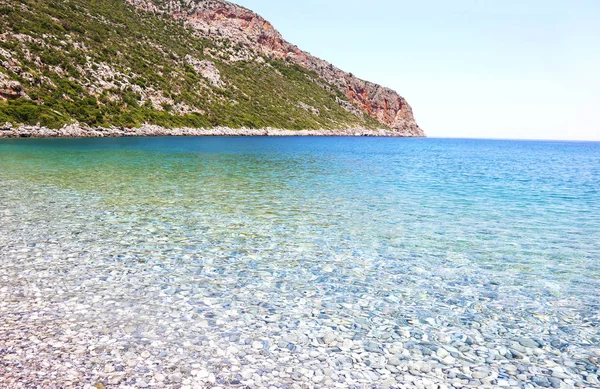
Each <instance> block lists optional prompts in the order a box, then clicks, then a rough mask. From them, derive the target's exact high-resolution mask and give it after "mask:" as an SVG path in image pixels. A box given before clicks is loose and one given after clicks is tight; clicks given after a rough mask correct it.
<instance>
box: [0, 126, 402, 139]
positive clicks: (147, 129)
mask: <svg viewBox="0 0 600 389" xmlns="http://www.w3.org/2000/svg"><path fill="white" fill-rule="evenodd" d="M127 136H378V137H405V136H406V135H403V134H401V133H398V132H394V131H389V130H385V129H379V130H368V129H364V128H347V129H340V130H282V129H277V128H263V129H250V128H228V127H214V128H210V129H205V128H165V127H161V126H156V125H150V124H144V125H142V126H141V127H139V128H124V127H108V128H103V127H87V126H85V125H81V124H71V125H68V126H64V127H62V128H59V129H51V128H46V127H42V126H27V125H21V126H12V125H11V124H10V123H6V124H4V125H0V138H102V137H127Z"/></svg>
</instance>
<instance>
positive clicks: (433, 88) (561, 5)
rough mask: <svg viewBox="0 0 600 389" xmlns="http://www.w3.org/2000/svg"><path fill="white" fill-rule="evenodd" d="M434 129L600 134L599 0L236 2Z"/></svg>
mask: <svg viewBox="0 0 600 389" xmlns="http://www.w3.org/2000/svg"><path fill="white" fill-rule="evenodd" d="M233 1H234V2H235V3H237V4H240V5H242V6H244V7H246V8H249V9H251V10H253V11H256V12H257V13H259V14H260V15H262V16H263V17H265V18H266V19H267V20H269V21H270V22H271V23H272V24H273V25H274V26H275V28H277V29H278V30H279V31H280V32H281V33H282V34H283V36H284V38H285V39H286V40H288V41H290V42H292V43H294V44H296V45H298V46H299V47H300V48H301V49H303V50H305V51H308V52H310V53H311V54H313V55H316V56H317V57H320V58H323V59H325V60H327V61H329V62H331V63H333V64H335V65H336V66H338V67H340V68H342V69H344V70H346V71H348V72H352V73H353V74H355V75H357V76H359V77H361V78H363V79H366V80H369V81H373V82H377V83H379V84H382V85H384V86H387V87H390V88H392V89H395V90H396V91H398V92H399V93H400V94H401V95H402V96H404V97H405V98H406V99H407V100H408V102H409V104H410V105H411V106H412V108H413V111H414V113H415V117H416V119H417V122H418V123H419V125H420V126H421V127H422V128H423V129H424V130H425V132H426V133H427V135H428V136H431V137H462V138H465V137H467V138H509V139H568V140H598V141H600V0H501V1H498V0H453V1H447V0H421V1H414V0H410V1H407V0H380V1H371V2H366V1H364V0H360V1H358V0H302V1H281V0H278V1H276V0H233Z"/></svg>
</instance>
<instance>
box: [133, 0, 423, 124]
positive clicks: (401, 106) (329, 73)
mask: <svg viewBox="0 0 600 389" xmlns="http://www.w3.org/2000/svg"><path fill="white" fill-rule="evenodd" d="M128 1H129V2H131V3H132V4H133V5H135V6H137V7H138V8H141V9H144V10H149V11H152V12H161V13H168V14H170V15H172V16H173V17H175V18H177V19H183V20H185V21H186V22H187V23H188V24H189V25H191V26H192V27H193V28H195V29H196V30H197V31H198V32H199V33H200V34H202V35H205V36H213V37H221V38H227V39H229V40H231V41H233V42H236V43H240V44H242V45H244V46H247V47H250V48H251V49H253V50H255V51H257V52H258V53H260V54H263V55H267V56H272V57H275V58H280V59H286V60H289V61H291V62H294V63H296V64H298V65H300V66H303V67H304V68H306V69H309V70H311V71H314V72H316V73H317V74H318V75H319V76H320V77H321V78H323V79H324V80H325V81H327V82H328V83H330V84H332V85H334V86H335V87H337V88H338V89H339V90H340V91H342V92H343V93H344V94H345V95H346V97H347V98H348V99H349V100H350V102H352V103H353V104H354V105H356V106H357V107H358V108H360V109H361V110H362V111H364V112H365V113H367V114H368V115H370V116H371V117H373V118H374V119H375V120H377V121H379V122H380V123H383V124H385V125H387V126H389V127H391V128H392V129H393V130H394V131H397V132H398V133H400V134H402V135H406V136H425V134H424V132H423V130H421V128H420V127H419V126H418V125H417V123H416V121H415V119H414V116H413V112H412V109H411V107H410V105H409V104H408V103H407V102H406V100H405V99H404V98H403V97H402V96H400V95H399V94H398V93H396V92H395V91H393V90H392V89H389V88H385V87H383V86H381V85H377V84H374V83H372V82H368V81H364V80H361V79H359V78H357V77H355V76H353V75H352V74H350V73H347V72H345V71H343V70H341V69H339V68H337V67H335V66H333V65H332V64H330V63H329V62H326V61H324V60H322V59H319V58H317V57H314V56H312V55H311V54H309V53H307V52H305V51H302V50H300V49H299V48H298V47H296V46H295V45H293V44H291V43H289V42H287V41H286V40H285V39H283V37H282V35H281V34H280V33H279V32H278V31H277V30H276V29H275V28H274V27H273V25H271V23H269V22H268V21H266V20H265V19H264V18H262V17H261V16H260V15H258V14H256V13H254V12H252V11H250V10H248V9H246V8H243V7H240V6H238V5H235V4H232V3H229V2H227V1H222V0H168V1H165V3H164V5H163V6H160V7H158V6H156V5H155V4H154V3H152V2H150V1H149V0H128Z"/></svg>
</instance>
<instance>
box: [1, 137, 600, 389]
mask: <svg viewBox="0 0 600 389" xmlns="http://www.w3.org/2000/svg"><path fill="white" fill-rule="evenodd" d="M0 199H1V202H0V316H1V317H2V319H3V320H2V321H0V340H2V341H4V343H0V361H1V362H0V384H1V383H2V382H3V380H5V383H9V384H11V385H22V387H29V386H28V384H27V383H28V382H29V383H46V384H48V382H58V383H59V384H60V385H63V386H65V387H69V386H73V387H76V386H77V385H83V384H93V383H95V382H98V381H103V382H105V383H106V384H107V385H114V386H115V387H127V386H128V385H129V386H131V387H144V386H145V385H148V386H149V387H180V386H184V387H185V386H189V387H194V386H198V387H203V386H204V385H208V386H211V385H215V386H218V385H221V386H225V387H228V386H236V385H239V386H244V385H245V386H250V387H262V386H265V387H268V386H269V385H272V386H275V387H285V386H286V385H305V386H300V387H306V385H321V386H323V387H332V386H334V385H338V386H339V387H351V386H359V387H360V386H364V385H375V386H378V387H379V386H392V387H394V386H395V385H397V386H401V385H406V386H407V387H412V386H410V385H413V384H414V385H417V387H419V386H418V385H419V384H418V383H419V382H421V383H422V385H425V386H424V387H427V385H428V384H429V383H431V384H432V385H447V386H448V387H452V386H455V387H461V385H462V386H475V387H477V386H481V385H484V384H489V385H492V386H494V385H495V386H496V387H499V386H507V387H509V386H513V387H527V386H526V385H533V386H545V383H548V384H549V385H551V386H553V387H561V385H562V386H564V387H572V386H588V387H598V386H596V382H597V381H594V380H595V378H596V376H597V375H598V374H599V373H600V372H599V371H598V368H599V366H600V365H599V363H598V358H599V357H600V270H599V264H600V262H599V260H600V243H599V242H600V143H575V142H518V141H483V140H436V139H387V138H127V139H86V140H78V139H77V140H76V139H71V140H67V139H49V140H33V139H25V140H3V141H0ZM257 342H258V343H257ZM531 342H533V343H531ZM441 349H444V350H446V351H443V350H441ZM147 353H148V354H149V355H148V354H147ZM446 353H448V354H450V358H451V359H447V358H444V356H445V355H446ZM519 354H520V355H519ZM395 357H397V358H398V359H399V361H395V360H393V358H395ZM396 362H398V363H396ZM424 364H425V365H430V368H431V369H428V368H426V367H423V365H424ZM509 365H511V366H514V367H515V368H516V370H513V368H512V367H511V366H509ZM248 369H250V370H251V372H250V373H248V372H247V371H246V370H248ZM301 369H304V370H301ZM553 369H554V370H553ZM305 370H306V371H305ZM428 370H429V371H428ZM480 370H481V371H484V373H483V375H484V376H483V377H480V378H478V377H479V376H480V375H481V374H476V373H477V372H478V371H480ZM555 370H558V373H557V372H556V371H555ZM3 377H4V378H3ZM551 377H552V378H553V379H552V380H551V381H548V380H549V379H550V378H551ZM161 379H162V380H161ZM544 379H547V380H546V381H543V380H544ZM539 380H542V381H540V382H538V381H539ZM555 380H558V381H560V382H558V381H555ZM60 385H59V386H60ZM556 385H558V386H556ZM0 386H2V385H0ZM15 387H19V386H15ZM434 387H435V386H434ZM440 387H442V386H440Z"/></svg>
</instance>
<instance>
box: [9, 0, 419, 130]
mask: <svg viewBox="0 0 600 389" xmlns="http://www.w3.org/2000/svg"><path fill="white" fill-rule="evenodd" d="M0 123H8V124H10V125H11V126H12V127H11V128H12V130H11V131H12V132H11V133H12V134H13V136H15V135H18V134H19V131H18V130H15V128H18V125H20V124H24V125H28V126H29V127H28V128H49V129H59V128H61V127H63V126H71V125H74V124H81V126H82V127H80V128H117V129H118V128H124V129H130V128H141V126H143V125H158V126H162V127H164V128H167V129H178V128H179V129H181V128H205V129H210V128H216V127H218V128H223V127H229V128H246V129H266V128H279V129H286V130H313V131H321V130H324V131H326V130H332V131H333V130H335V131H338V132H340V131H341V132H340V133H347V131H351V132H352V133H356V131H357V129H358V130H359V131H358V132H359V133H363V134H390V133H391V134H396V135H399V136H424V133H423V131H422V130H421V129H420V128H419V127H418V125H417V124H416V122H415V119H414V117H413V114H412V110H411V107H410V106H409V105H408V103H407V102H406V100H404V98H402V97H401V96H399V95H398V94H397V93H396V92H394V91H393V90H391V89H388V88H384V87H382V86H379V85H376V84H374V83H371V82H368V81H364V80H361V79H359V78H357V77H354V76H353V75H352V74H350V73H347V72H345V71H342V70H341V69H339V68H337V67H335V66H333V65H332V64H330V63H328V62H326V61H324V60H321V59H319V58H316V57H314V56H312V55H311V54H309V53H307V52H305V51H302V50H301V49H299V48H298V47H296V46H294V45H293V44H291V43H289V42H287V41H286V40H285V39H283V37H282V36H281V34H280V33H279V32H278V31H277V30H276V29H275V28H274V27H273V26H272V25H271V24H270V23H269V22H268V21H266V20H265V19H264V18H262V17H261V16H259V15H257V14H256V13H254V12H252V11H250V10H248V9H246V8H243V7H241V6H238V5H235V4H233V3H230V2H227V1H223V0H94V1H93V2H90V1H87V0H68V1H65V0H46V1H38V0H19V1H18V2H15V1H11V0H0ZM4 127H7V126H4ZM146 128H148V127H146ZM244 131H245V130H244ZM0 132H2V131H0ZM30 132H31V131H30ZM30 132H28V133H27V134H25V135H28V134H29V133H30ZM71 132H72V131H71ZM71 132H68V131H67V132H65V133H71ZM113 132H114V134H120V133H121V132H123V133H129V131H128V130H124V131H121V130H119V131H113ZM271 132H273V131H271ZM3 133H4V135H6V131H4V132H3ZM0 135H2V134H0Z"/></svg>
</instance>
